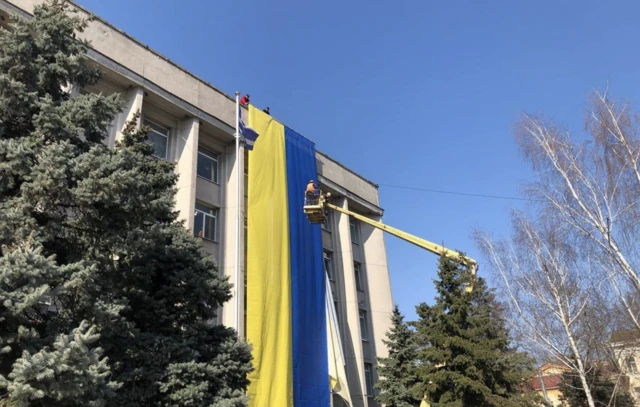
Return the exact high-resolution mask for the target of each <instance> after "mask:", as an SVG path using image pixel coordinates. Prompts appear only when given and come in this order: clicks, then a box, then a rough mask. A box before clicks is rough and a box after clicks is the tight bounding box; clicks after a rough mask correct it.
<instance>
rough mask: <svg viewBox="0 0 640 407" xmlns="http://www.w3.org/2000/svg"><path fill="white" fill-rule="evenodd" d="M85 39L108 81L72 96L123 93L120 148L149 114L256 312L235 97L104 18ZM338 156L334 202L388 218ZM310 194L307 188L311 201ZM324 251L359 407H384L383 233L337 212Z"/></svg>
mask: <svg viewBox="0 0 640 407" xmlns="http://www.w3.org/2000/svg"><path fill="white" fill-rule="evenodd" d="M37 3H38V1H37V0H0V26H4V27H8V25H9V24H10V21H11V18H12V15H14V14H15V15H20V16H23V17H26V18H30V16H31V14H30V13H32V11H33V7H34V5H35V4H37ZM72 4H73V3H72ZM73 6H74V7H77V8H78V9H79V10H80V11H81V12H82V13H84V14H86V15H89V14H90V12H89V11H88V10H84V9H83V8H81V7H80V6H78V5H75V4H73ZM82 37H83V38H85V39H87V40H89V41H90V42H91V49H90V50H89V52H88V58H89V61H90V63H92V64H95V65H97V66H99V67H100V68H101V69H102V71H103V72H104V76H103V78H102V80H101V81H100V83H99V84H97V85H96V86H93V87H89V88H86V89H78V88H75V87H71V88H70V92H71V93H72V94H82V93H85V92H90V93H97V92H102V93H103V94H112V93H119V94H121V96H122V98H123V99H124V100H125V101H126V107H125V109H124V111H123V112H122V113H120V114H119V115H118V116H117V117H116V118H115V119H114V121H113V123H112V124H111V126H110V127H109V137H108V139H107V141H106V142H107V143H108V144H109V146H111V147H113V146H114V145H115V142H116V140H118V139H119V137H121V136H122V130H123V125H124V124H125V122H127V121H128V120H129V119H131V118H132V117H133V115H134V114H135V113H136V112H137V111H140V112H141V122H142V123H143V124H145V125H148V126H149V127H150V128H151V129H152V130H151V132H150V133H149V142H151V143H152V144H153V145H154V147H155V154H156V156H158V157H160V158H162V159H166V160H170V161H172V162H175V163H176V167H175V168H176V172H177V173H178V175H179V181H178V185H177V188H178V193H177V197H176V209H177V210H178V211H179V213H180V216H181V218H182V219H184V221H185V224H186V226H187V227H188V228H189V229H190V230H192V231H193V233H194V234H195V235H196V236H200V237H201V238H202V245H203V246H204V249H205V250H206V251H207V252H208V253H210V254H211V255H212V256H213V257H214V258H215V259H216V261H217V264H218V265H219V272H220V273H221V274H224V275H226V276H228V278H229V280H230V282H231V283H233V284H234V286H237V287H240V289H239V290H238V291H237V295H238V301H239V304H240V307H239V309H240V310H242V309H243V308H244V309H245V311H246V306H245V307H243V306H242V304H246V300H245V293H246V278H245V276H244V266H245V262H246V233H247V222H246V219H247V218H246V216H245V214H246V206H245V205H246V197H247V193H246V190H247V188H246V183H247V171H248V170H247V165H246V162H247V161H248V160H247V154H251V153H252V152H246V151H245V150H244V147H243V146H242V145H241V148H240V154H239V157H236V149H235V138H234V134H235V126H236V101H235V96H234V95H227V94H225V93H224V92H222V91H220V90H218V89H217V88H215V87H214V86H213V85H212V84H210V83H208V82H207V81H205V80H203V79H201V78H198V77H197V76H195V75H193V74H192V73H190V72H188V71H187V70H185V69H184V68H182V67H180V66H179V65H178V64H177V63H175V62H173V61H170V60H169V59H167V58H166V57H164V56H162V55H161V54H160V53H158V52H156V51H154V50H152V49H150V48H149V47H148V46H146V45H145V44H142V43H140V42H139V41H137V40H136V39H134V38H132V37H131V36H129V35H127V34H126V33H125V32H123V31H122V30H120V29H118V28H116V27H114V26H112V25H111V24H109V23H108V22H106V21H104V20H101V19H100V18H99V16H97V18H96V19H95V20H94V21H92V22H91V23H90V25H89V27H88V28H87V29H86V30H85V32H84V33H83V34H82ZM242 110H243V112H242V117H243V118H244V117H247V112H246V109H245V108H242ZM275 119H277V117H276V118H275ZM330 153H331V152H326V153H322V152H318V151H316V165H317V172H318V180H317V182H318V184H319V185H320V188H321V189H322V190H323V191H326V192H331V195H332V202H333V203H334V204H336V205H338V206H340V207H342V208H343V209H347V210H349V211H353V212H356V213H358V214H360V215H364V216H366V217H369V218H371V219H374V220H380V219H381V217H382V215H383V209H382V208H381V206H380V201H379V196H378V188H377V185H376V184H374V183H373V182H371V181H369V180H367V179H366V178H365V177H363V176H361V175H359V174H356V173H355V172H353V171H351V170H349V169H348V168H347V167H346V166H344V165H343V164H341V163H339V162H337V161H336V160H334V159H332V158H331V157H330ZM238 171H242V173H241V174H244V176H241V177H239V179H240V184H241V185H240V186H239V187H240V190H241V191H242V192H243V193H241V194H240V199H241V200H240V202H238V201H237V198H236V196H237V193H236V191H237V188H238V185H237V181H236V179H238V177H237V172H238ZM304 187H305V185H300V189H301V193H303V191H304ZM238 205H240V207H241V208H242V213H243V216H244V219H245V222H244V228H243V227H240V234H241V236H240V237H239V241H240V250H241V251H240V252H241V253H245V256H242V255H241V256H240V259H239V260H240V262H239V263H240V264H239V270H240V273H239V275H240V277H239V281H235V259H236V255H235V242H236V239H237V236H236V224H235V221H236V218H235V214H236V208H237V206H238ZM300 211H302V208H300ZM322 246H323V261H324V268H325V271H326V274H327V276H328V279H329V285H330V290H331V294H332V299H333V302H334V306H335V310H336V316H337V325H338V330H339V335H340V339H341V346H342V348H343V349H342V354H343V357H344V362H345V371H346V376H347V380H348V389H349V393H350V395H351V399H352V402H353V406H354V407H373V406H378V404H377V403H376V402H375V400H374V394H375V389H374V388H373V386H374V384H375V383H376V381H377V380H378V376H377V372H376V358H377V357H384V356H386V355H387V350H386V348H385V345H384V344H383V342H382V340H383V339H384V338H385V334H386V332H387V331H388V329H389V327H390V316H391V313H392V308H393V299H392V295H391V285H390V279H389V271H388V267H387V255H386V248H385V241H384V236H383V232H382V231H381V230H378V229H375V228H373V227H372V226H370V225H367V224H363V223H361V222H359V221H357V220H356V219H354V218H353V217H351V216H349V215H346V214H343V213H340V212H337V211H329V213H328V220H327V222H326V224H324V225H322ZM243 288H244V289H243ZM234 303H235V298H234V299H232V300H231V301H229V303H228V304H226V306H225V307H223V309H221V310H220V312H219V313H218V321H216V322H217V323H221V324H224V325H226V326H232V327H234V328H236V329H237V330H238V332H239V335H240V336H244V335H245V316H246V312H242V311H241V312H240V315H238V316H236V315H235V307H234V305H233V304H234ZM236 321H238V322H237V323H236ZM236 325H237V326H236ZM332 401H333V405H334V406H337V407H341V406H346V404H345V403H344V402H343V401H342V399H341V398H340V397H339V396H338V395H337V394H334V396H333V397H332Z"/></svg>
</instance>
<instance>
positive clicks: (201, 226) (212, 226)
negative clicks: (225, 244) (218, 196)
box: [193, 202, 218, 242]
mask: <svg viewBox="0 0 640 407" xmlns="http://www.w3.org/2000/svg"><path fill="white" fill-rule="evenodd" d="M193 234H194V235H196V236H198V237H201V238H203V239H207V240H212V241H214V242H217V241H218V209H216V208H211V207H209V206H207V205H203V204H201V203H199V202H196V215H195V221H194V224H193Z"/></svg>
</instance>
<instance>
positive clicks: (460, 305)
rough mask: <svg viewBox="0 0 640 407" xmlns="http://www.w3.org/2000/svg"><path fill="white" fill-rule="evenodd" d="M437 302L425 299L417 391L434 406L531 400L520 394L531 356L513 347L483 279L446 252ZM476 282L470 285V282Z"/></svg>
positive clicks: (419, 309) (482, 405)
mask: <svg viewBox="0 0 640 407" xmlns="http://www.w3.org/2000/svg"><path fill="white" fill-rule="evenodd" d="M438 268H439V270H438V279H437V280H436V281H435V284H436V291H437V294H438V295H437V297H436V303H435V304H434V305H431V306H430V305H427V304H425V303H422V304H420V305H419V306H418V307H417V308H416V310H417V313H418V317H419V319H418V321H417V322H416V323H415V327H416V329H417V332H416V342H417V345H418V346H419V352H418V360H419V364H418V367H417V375H418V380H419V383H418V384H417V385H415V386H414V387H413V392H414V394H415V395H416V396H421V395H425V396H426V399H427V400H428V402H429V403H430V405H431V406H432V407H454V406H457V407H462V406H478V407H485V406H486V407H496V406H521V405H522V406H524V405H531V404H529V403H530V402H531V401H530V400H529V395H526V396H525V397H523V396H521V394H522V392H523V385H524V383H525V381H526V379H527V378H528V377H529V376H530V374H531V372H532V361H531V360H530V359H529V358H528V357H527V356H526V355H525V354H522V353H519V352H517V351H516V350H515V349H513V348H511V347H510V344H509V342H510V341H509V335H508V332H507V331H506V329H505V327H504V321H503V320H502V317H501V316H500V312H499V306H498V304H497V303H496V301H495V300H494V296H493V294H492V293H491V292H490V291H489V290H488V289H487V286H486V283H485V281H484V279H482V278H477V279H475V281H474V277H473V276H472V275H471V273H470V272H469V271H468V270H467V269H466V267H465V266H464V265H463V264H461V263H460V262H458V261H456V260H453V259H450V258H447V257H444V256H443V257H441V258H440V261H439V267H438ZM472 283H473V289H472V290H471V291H469V290H467V289H466V288H467V287H469V285H470V284H472Z"/></svg>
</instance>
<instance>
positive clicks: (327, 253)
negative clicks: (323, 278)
mask: <svg viewBox="0 0 640 407" xmlns="http://www.w3.org/2000/svg"><path fill="white" fill-rule="evenodd" d="M327 260H329V270H328V271H327V263H326V261H327ZM322 265H323V267H324V272H325V273H326V275H327V277H328V278H329V281H335V276H334V273H333V271H334V270H333V252H332V251H330V250H323V251H322Z"/></svg>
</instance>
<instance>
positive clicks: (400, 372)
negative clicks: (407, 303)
mask: <svg viewBox="0 0 640 407" xmlns="http://www.w3.org/2000/svg"><path fill="white" fill-rule="evenodd" d="M383 342H384V344H385V345H386V346H387V349H388V351H389V356H388V357H386V358H378V367H377V370H378V375H379V376H380V381H379V382H378V383H376V388H377V389H379V390H380V393H379V394H378V395H377V396H376V401H377V402H378V403H380V404H384V405H385V406H387V407H417V406H418V405H419V404H420V399H419V398H417V397H415V396H414V395H413V394H412V393H411V388H412V387H413V386H414V385H415V383H416V378H415V364H416V360H417V357H418V353H417V348H416V345H415V342H414V338H413V332H412V331H411V328H410V327H409V325H408V324H407V323H406V322H405V320H404V316H403V315H402V314H401V313H400V309H399V308H398V306H397V305H396V306H395V307H394V308H393V314H392V316H391V329H390V330H389V332H387V339H384V340H383Z"/></svg>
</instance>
